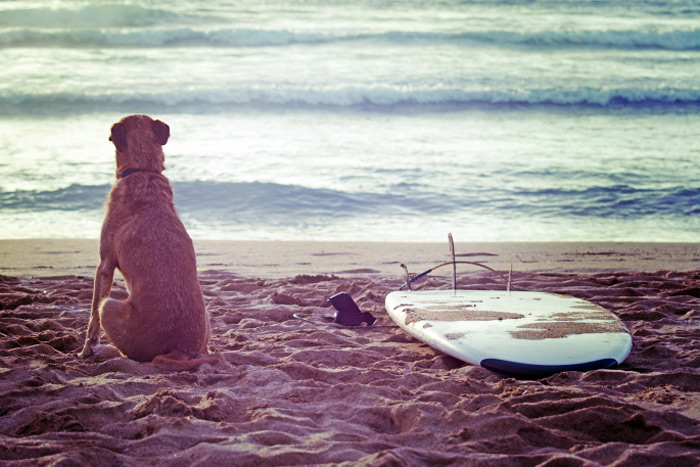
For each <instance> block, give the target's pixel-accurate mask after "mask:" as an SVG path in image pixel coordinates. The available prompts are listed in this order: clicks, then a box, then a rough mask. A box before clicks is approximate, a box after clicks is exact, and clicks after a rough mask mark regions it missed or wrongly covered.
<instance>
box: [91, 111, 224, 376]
mask: <svg viewBox="0 0 700 467" xmlns="http://www.w3.org/2000/svg"><path fill="white" fill-rule="evenodd" d="M169 137H170V128H169V127H168V125H166V124H165V123H163V122H161V121H160V120H152V119H151V118H150V117H148V116H146V115H132V116H129V117H125V118H123V119H122V120H121V121H119V122H118V123H115V124H114V125H113V126H112V131H111V136H110V138H109V140H110V141H112V142H113V143H114V146H115V147H116V149H117V181H116V183H115V184H114V187H113V188H112V191H111V192H110V194H109V199H108V201H107V214H106V216H105V220H104V223H103V224H102V234H101V237H100V265H99V266H98V267H97V273H96V275H95V291H94V295H93V298H92V312H91V315H90V323H89V325H88V330H87V335H86V337H85V346H84V347H83V350H82V352H81V353H80V356H81V357H87V356H90V355H92V354H93V353H95V351H96V350H104V349H105V347H103V346H98V343H99V340H100V325H101V326H102V327H103V328H104V330H105V332H106V334H107V336H108V337H109V340H110V341H111V342H112V343H113V344H114V345H115V346H116V347H117V349H119V351H120V352H121V353H122V354H123V355H125V356H127V357H129V358H131V359H133V360H137V361H140V362H149V361H152V362H153V365H155V366H158V367H160V368H164V369H173V370H178V369H188V368H194V367H196V366H197V365H200V364H202V363H210V364H216V363H219V362H220V360H219V359H218V358H215V357H199V358H195V357H196V356H197V355H200V354H207V353H208V351H207V341H208V340H209V334H210V324H209V317H208V315H207V312H206V311H205V309H204V297H203V296H202V290H201V288H200V286H199V280H198V279H197V266H196V258H195V253H194V247H193V245H192V240H191V239H190V237H189V235H187V231H186V230H185V227H184V226H183V225H182V222H181V221H180V219H179V217H178V215H177V212H176V211H175V205H174V204H173V191H172V189H171V187H170V182H169V181H168V179H167V178H165V177H164V176H163V175H162V174H161V172H162V171H163V170H164V169H165V167H164V166H163V161H164V156H163V149H162V146H163V145H164V144H165V143H166V142H167V141H168V138H169ZM115 268H119V270H120V271H121V273H122V276H123V277H124V280H125V281H126V285H127V288H128V290H129V292H130V295H129V297H128V298H127V299H126V300H124V301H121V300H115V299H112V298H107V297H108V296H109V292H110V289H111V288H112V280H113V277H114V269H115ZM112 350H113V349H112Z"/></svg>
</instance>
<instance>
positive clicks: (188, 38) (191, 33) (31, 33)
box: [0, 6, 700, 51]
mask: <svg viewBox="0 0 700 467" xmlns="http://www.w3.org/2000/svg"><path fill="white" fill-rule="evenodd" d="M93 8H98V7H93ZM129 8H140V7H136V6H132V7H129ZM147 11H148V12H150V14H145V15H140V14H134V15H132V14H124V15H117V16H116V17H115V18H113V19H111V18H110V16H109V15H105V16H104V17H103V16H102V15H99V16H98V19H97V20H96V21H97V24H95V22H89V15H85V20H84V21H85V22H86V23H85V25H84V27H83V26H78V27H74V28H73V29H68V28H70V27H71V26H70V22H71V21H74V22H76V23H78V24H81V22H82V21H83V19H78V18H73V19H72V20H71V19H69V20H67V22H61V21H60V20H55V23H51V21H54V20H53V19H52V20H50V21H49V20H48V19H47V21H48V23H49V24H55V25H56V26H55V27H56V28H59V27H60V28H63V29H55V30H54V29H50V28H49V29H47V28H40V27H36V26H30V25H23V24H22V22H20V23H19V24H8V25H5V26H4V27H5V30H2V31H0V46H2V47H106V48H109V47H189V46H192V47H201V46H209V47H278V46H287V45H293V44H328V43H336V42H350V41H373V42H377V43H379V44H381V43H392V44H398V45H402V44H406V45H416V44H421V43H447V44H454V45H457V46H468V45H470V44H475V43H485V44H491V45H500V46H529V47H538V48H553V47H554V48H556V47H583V48H611V49H667V50H677V51H680V50H691V51H692V50H700V28H692V29H684V30H669V31H663V30H645V31H634V30H600V31H599V30H561V31H530V32H520V31H504V30H492V31H471V32H458V33H438V32H418V31H384V32H378V33H369V32H367V33H362V32H360V33H358V32H337V33H323V32H309V31H290V30H265V29H226V28H214V29H201V28H197V27H188V26H184V25H182V23H183V19H182V16H181V15H177V14H175V13H170V12H166V11H160V10H147ZM168 15H171V16H177V21H166V19H167V17H168ZM80 18H82V16H81V17H80ZM100 18H103V19H100ZM186 21H190V22H193V21H195V20H194V19H188V20H186ZM196 21H202V22H203V20H202V19H201V18H197V20H196ZM100 22H102V23H104V24H100ZM112 22H113V24H112ZM161 22H162V23H164V24H167V25H168V26H167V27H155V28H147V27H144V26H151V25H156V24H158V23H161ZM211 22H216V19H215V18H212V19H211ZM173 23H174V24H178V23H179V25H177V26H175V27H171V26H170V25H171V24H173ZM2 26H3V24H2V22H0V27H2ZM10 26H11V27H10ZM110 28H112V29H110ZM129 28H131V29H129Z"/></svg>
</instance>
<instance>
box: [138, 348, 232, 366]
mask: <svg viewBox="0 0 700 467" xmlns="http://www.w3.org/2000/svg"><path fill="white" fill-rule="evenodd" d="M205 363H208V364H210V365H218V364H219V363H223V359H222V358H221V357H219V356H218V355H209V356H206V357H199V356H195V357H192V356H191V355H188V354H187V353H185V352H180V351H175V352H170V353H168V354H164V355H158V356H157V357H156V358H154V359H153V361H151V365H153V366H154V367H156V368H160V369H161V370H171V371H183V370H191V369H193V368H197V367H198V366H199V365H203V364H205Z"/></svg>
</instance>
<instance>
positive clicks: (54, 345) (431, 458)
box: [0, 240, 700, 466]
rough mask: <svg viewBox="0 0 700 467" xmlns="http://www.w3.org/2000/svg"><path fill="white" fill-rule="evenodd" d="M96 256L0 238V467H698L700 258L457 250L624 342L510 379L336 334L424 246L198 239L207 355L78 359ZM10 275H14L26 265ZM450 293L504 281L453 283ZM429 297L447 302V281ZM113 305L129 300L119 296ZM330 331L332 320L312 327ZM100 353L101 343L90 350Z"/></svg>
mask: <svg viewBox="0 0 700 467" xmlns="http://www.w3.org/2000/svg"><path fill="white" fill-rule="evenodd" d="M96 248H97V243H96V242H94V241H85V240H75V241H72V240H54V241H0V274H2V276H0V373H1V377H0V436H1V437H2V438H1V439H2V442H1V443H0V463H1V464H3V465H37V464H39V465H53V464H61V463H62V462H65V464H64V465H75V464H83V465H120V464H126V465H143V464H147V465H183V466H184V465H310V464H334V465H335V464H343V463H347V465H363V464H364V465H435V464H454V465H465V464H466V465H469V464H475V465H538V464H546V465H596V464H603V465H606V464H616V465H630V466H638V465H678V466H683V465H697V459H698V458H700V348H699V347H698V342H700V272H698V270H700V250H699V249H698V246H697V245H658V244H647V245H645V244H554V245H546V244H480V245H474V244H463V245H458V247H457V250H458V253H459V254H461V255H463V256H461V258H462V259H465V260H474V261H482V262H484V263H485V264H487V265H489V266H491V267H495V268H496V269H499V270H506V269H507V268H508V267H509V265H510V264H511V263H513V268H514V271H515V272H514V275H513V286H514V289H515V290H539V291H546V292H558V293H566V294H569V295H573V296H576V297H580V298H584V299H587V300H590V301H591V302H593V303H596V304H598V305H601V306H603V307H605V308H607V309H609V310H611V311H612V312H614V313H615V314H616V315H617V316H619V317H620V318H621V319H622V321H623V322H624V323H625V325H626V326H627V328H628V329H629V330H630V332H631V334H632V335H633V347H632V352H631V354H630V356H629V357H628V359H627V360H625V362H623V363H622V364H621V365H619V366H618V367H615V368H612V369H607V370H596V371H590V372H583V373H582V372H566V373H560V374H557V375H554V376H551V377H548V378H544V379H539V380H517V379H514V378H510V377H507V376H503V375H499V374H496V373H492V372H490V371H488V370H486V369H483V368H480V367H475V366H471V365H468V364H465V363H462V362H460V361H459V360H456V359H454V358H452V357H449V356H446V355H444V354H441V353H439V352H437V351H435V350H433V349H432V348H431V347H428V346H426V345H425V344H422V343H420V342H419V341H417V340H415V339H413V338H412V337H410V336H409V335H408V334H406V333H404V332H403V331H401V330H400V329H398V328H395V327H381V328H376V329H365V328H363V329H349V328H339V327H334V326H331V325H326V324H311V323H308V322H305V321H301V320H298V319H295V318H294V316H293V315H294V314H295V313H306V314H310V315H311V316H312V317H313V318H314V319H315V320H316V321H324V320H325V318H324V317H327V316H330V315H332V313H333V310H332V308H331V307H330V306H329V305H328V303H327V299H328V297H330V296H331V295H333V294H335V293H337V292H340V291H345V292H348V293H350V294H351V295H352V296H353V297H354V298H355V300H356V301H357V303H358V304H359V305H360V307H361V308H362V309H363V311H370V312H373V313H374V314H375V316H376V317H377V318H379V321H380V324H386V325H391V324H392V323H391V322H390V321H388V320H387V319H386V318H385V317H384V316H385V315H382V314H381V313H380V312H381V311H382V310H383V301H384V296H385V295H386V293H388V292H389V291H391V290H395V289H397V288H398V287H399V286H400V285H401V284H402V281H403V279H402V271H401V268H400V267H399V264H400V263H401V262H404V263H406V264H407V265H408V266H409V268H410V269H411V272H421V271H423V270H424V269H427V268H428V267H430V266H433V265H435V264H437V263H439V262H442V261H444V260H446V257H447V254H446V248H445V247H444V246H443V245H432V244H415V245H410V244H381V243H376V244H360V243H358V244H354V243H345V244H343V243H313V242H310V243H292V242H270V243H264V242H198V244H197V250H198V254H199V267H200V281H201V284H202V287H203V290H204V294H205V298H206V301H207V309H208V311H209V313H210V314H211V319H212V326H213V335H212V339H211V348H212V351H214V352H216V353H218V354H219V355H221V356H222V357H223V358H224V360H225V364H221V365H217V366H209V365H203V366H201V367H199V368H198V369H196V370H190V371H182V372H170V371H163V370H158V369H156V368H154V367H152V366H150V365H148V364H142V363H137V362H135V361H131V360H128V359H125V358H102V357H91V358H88V359H85V360H81V359H79V358H78V357H77V352H78V351H79V350H80V347H81V344H82V340H83V338H84V335H85V327H86V326H87V320H88V315H89V307H90V300H91V297H92V277H91V275H92V271H94V267H95V266H96V264H97V258H96V253H95V252H96ZM22 258H24V261H22ZM460 270H461V271H463V273H462V274H460V285H461V286H462V287H464V288H482V289H492V288H500V287H502V286H503V284H502V280H501V279H500V278H499V277H498V276H495V275H493V274H490V273H488V272H485V271H484V272H482V271H481V270H474V269H469V268H461V269H460ZM423 284H424V286H426V287H449V279H448V278H447V277H446V276H445V275H435V276H431V278H429V279H428V280H427V281H425V282H424V283H423ZM113 295H114V296H117V297H119V296H121V297H124V296H126V291H125V290H124V286H123V283H122V281H121V280H117V285H116V287H115V289H114V291H113ZM325 321H327V320H325ZM103 339H104V338H103Z"/></svg>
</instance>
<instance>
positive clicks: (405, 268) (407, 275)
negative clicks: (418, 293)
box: [401, 263, 427, 290]
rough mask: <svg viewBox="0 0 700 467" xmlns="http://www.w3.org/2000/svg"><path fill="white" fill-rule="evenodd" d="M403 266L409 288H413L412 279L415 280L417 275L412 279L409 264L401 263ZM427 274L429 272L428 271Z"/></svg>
mask: <svg viewBox="0 0 700 467" xmlns="http://www.w3.org/2000/svg"><path fill="white" fill-rule="evenodd" d="M401 267H402V268H403V270H404V271H406V285H407V286H408V290H413V289H412V288H411V281H412V280H415V277H414V278H413V279H411V274H409V272H408V266H406V265H405V264H403V263H401ZM426 274H427V273H426Z"/></svg>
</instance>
